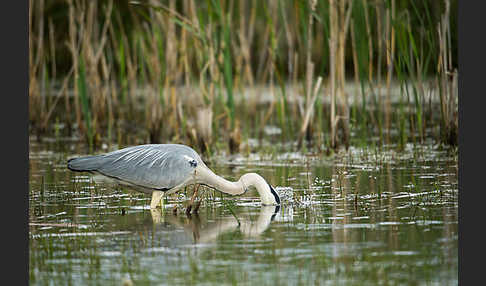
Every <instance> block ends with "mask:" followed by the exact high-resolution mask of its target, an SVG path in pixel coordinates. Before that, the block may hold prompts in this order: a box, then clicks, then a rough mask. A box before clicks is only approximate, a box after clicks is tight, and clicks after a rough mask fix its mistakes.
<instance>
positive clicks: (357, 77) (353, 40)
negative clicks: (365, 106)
mask: <svg viewBox="0 0 486 286" xmlns="http://www.w3.org/2000/svg"><path fill="white" fill-rule="evenodd" d="M350 32H351V49H352V53H353V68H354V84H355V86H356V87H358V86H359V84H360V75H359V62H358V53H357V51H356V48H357V47H356V36H355V34H354V21H353V19H351V31H350ZM354 104H355V106H356V105H357V104H358V92H357V91H355V92H354Z"/></svg>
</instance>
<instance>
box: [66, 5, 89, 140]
mask: <svg viewBox="0 0 486 286" xmlns="http://www.w3.org/2000/svg"><path fill="white" fill-rule="evenodd" d="M67 2H68V6H69V41H68V43H67V45H68V48H69V51H70V52H71V57H72V61H73V64H72V66H73V69H74V89H73V93H74V110H75V115H76V123H77V124H78V128H79V130H80V131H81V133H84V132H85V126H84V123H83V121H82V120H81V106H80V105H79V88H78V80H79V41H78V33H77V32H76V31H77V30H79V31H80V32H82V31H83V27H82V26H80V27H79V28H77V27H76V19H75V13H74V11H75V10H78V11H79V10H81V8H80V7H77V8H75V4H74V3H73V0H67ZM83 14H84V10H81V11H80V13H79V14H78V15H81V16H82V15H83Z"/></svg>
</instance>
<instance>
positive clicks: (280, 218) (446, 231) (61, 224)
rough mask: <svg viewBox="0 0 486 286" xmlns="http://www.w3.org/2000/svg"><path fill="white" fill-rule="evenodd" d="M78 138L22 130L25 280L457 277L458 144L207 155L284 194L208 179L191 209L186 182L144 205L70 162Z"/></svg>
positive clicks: (299, 281)
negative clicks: (233, 193)
mask: <svg viewBox="0 0 486 286" xmlns="http://www.w3.org/2000/svg"><path fill="white" fill-rule="evenodd" d="M85 150H86V148H84V146H80V145H79V144H77V143H75V142H74V141H69V140H64V141H62V142H57V141H52V142H45V143H36V142H31V143H30V154H29V156H30V173H29V188H30V190H29V203H30V208H29V256H30V265H29V272H30V283H31V285H121V284H122V283H124V282H128V281H131V282H133V283H134V285H147V284H150V285H174V284H189V283H191V284H192V283H197V285H214V284H217V285H219V284H222V283H223V282H224V284H238V285H309V284H315V285H328V284H329V285H336V284H341V285H342V284H346V285H397V284H407V285H410V284H412V285H415V284H418V285H456V284H457V283H458V186H457V152H456V153H454V152H450V151H447V150H439V149H438V148H437V147H434V146H426V147H421V148H413V147H410V146H409V148H407V149H406V150H405V151H403V152H395V151H393V148H385V149H382V150H379V151H377V150H361V149H359V150H358V149H350V150H349V151H348V152H342V153H339V154H337V155H335V156H333V157H324V156H319V155H313V154H310V153H309V154H300V153H285V152H275V153H272V154H259V153H252V154H249V155H248V154H246V155H245V156H242V155H238V156H231V157H226V156H224V155H214V156H213V157H212V158H208V159H209V160H208V161H209V162H208V164H209V165H210V167H211V168H212V169H213V170H215V171H216V172H217V173H218V174H221V175H222V176H224V177H226V178H228V179H232V180H235V179H237V178H239V176H240V175H242V174H243V173H246V172H250V171H252V172H258V173H260V174H261V175H262V176H264V177H265V178H266V179H267V180H268V181H269V182H270V183H271V184H272V185H274V186H276V189H277V191H278V192H279V193H280V194H281V196H282V202H283V204H282V206H280V207H279V208H275V207H263V208H262V207H260V206H259V203H258V198H257V193H256V192H255V191H251V192H249V193H247V194H245V196H243V197H236V198H234V197H229V196H223V195H221V194H220V193H218V192H214V191H212V190H209V189H204V190H203V191H202V192H201V195H200V200H202V205H201V208H200V210H199V214H198V215H191V216H190V217H188V216H186V215H185V214H184V212H183V209H184V204H185V202H186V201H187V199H188V197H189V196H190V195H191V194H192V189H191V188H188V189H187V190H186V191H182V192H180V193H178V194H175V195H172V196H170V197H168V198H167V199H166V201H165V205H164V208H163V209H159V210H156V211H151V210H150V209H149V203H150V198H149V197H148V196H146V195H144V194H139V193H135V192H132V191H130V190H128V189H123V188H120V187H118V186H112V185H109V184H96V183H94V182H93V181H92V178H91V177H90V176H89V175H88V174H84V173H73V172H70V171H69V170H67V168H66V167H65V166H66V160H67V158H69V157H71V156H75V155H79V154H84V153H85V152H86V151H85ZM174 207H177V209H178V212H177V215H174V214H173V208H174Z"/></svg>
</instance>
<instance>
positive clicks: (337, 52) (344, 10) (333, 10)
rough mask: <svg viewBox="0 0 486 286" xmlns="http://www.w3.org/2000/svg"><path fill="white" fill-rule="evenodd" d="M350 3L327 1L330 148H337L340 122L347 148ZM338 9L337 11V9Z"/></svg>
mask: <svg viewBox="0 0 486 286" xmlns="http://www.w3.org/2000/svg"><path fill="white" fill-rule="evenodd" d="M352 3H353V2H352V1H340V3H339V7H337V4H336V3H335V1H334V0H330V1H329V5H330V8H329V11H330V42H329V47H330V55H329V57H330V59H331V60H330V80H331V84H330V86H331V147H332V148H336V147H337V130H336V128H337V123H338V121H341V122H342V128H343V135H344V143H345V145H346V147H348V146H349V107H348V102H347V96H346V93H345V90H344V89H345V84H346V76H345V75H346V70H345V50H346V37H347V33H348V30H349V23H350V18H351V11H352ZM338 8H339V9H338ZM337 99H339V107H340V108H339V109H340V113H339V115H338V116H337V115H336V107H335V105H336V100H337Z"/></svg>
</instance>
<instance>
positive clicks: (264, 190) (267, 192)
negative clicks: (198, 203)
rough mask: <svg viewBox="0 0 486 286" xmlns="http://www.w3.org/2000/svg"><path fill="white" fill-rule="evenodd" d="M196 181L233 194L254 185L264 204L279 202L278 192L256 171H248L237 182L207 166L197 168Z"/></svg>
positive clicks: (240, 192)
mask: <svg viewBox="0 0 486 286" xmlns="http://www.w3.org/2000/svg"><path fill="white" fill-rule="evenodd" d="M196 182H197V183H203V184H207V185H209V186H211V187H213V188H215V189H217V190H218V191H221V192H223V193H227V194H231V195H241V194H243V193H244V192H245V191H246V190H247V189H248V187H250V186H254V187H255V188H256V190H257V192H258V194H259V195H260V199H261V201H262V204H264V205H275V204H279V203H280V202H279V201H278V202H277V199H276V197H275V196H276V194H273V193H272V191H271V189H270V186H269V185H268V183H267V182H266V181H265V179H263V178H262V177H261V176H260V175H258V174H256V173H248V174H244V175H243V176H241V178H240V179H239V180H238V181H236V182H231V181H228V180H226V179H224V178H222V177H220V176H218V175H216V174H214V173H213V172H212V171H211V170H210V169H209V168H207V167H205V166H198V167H197V168H196Z"/></svg>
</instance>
